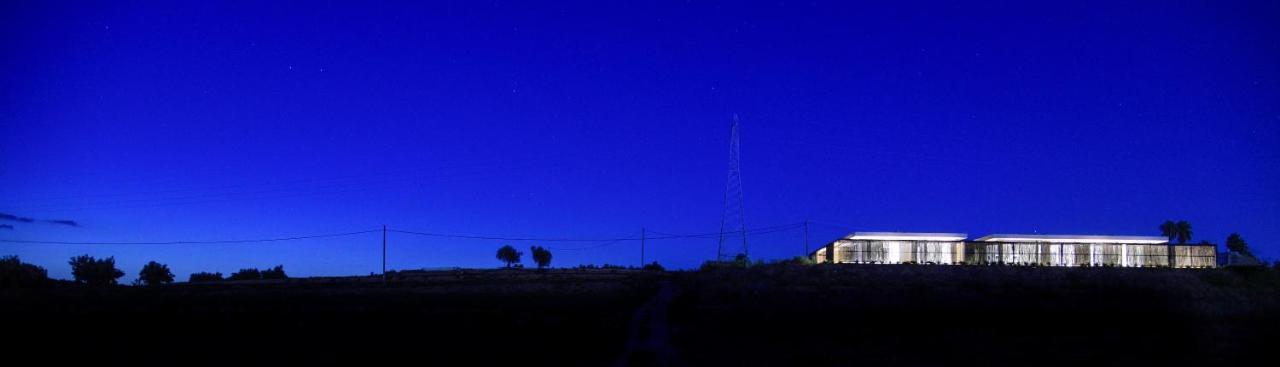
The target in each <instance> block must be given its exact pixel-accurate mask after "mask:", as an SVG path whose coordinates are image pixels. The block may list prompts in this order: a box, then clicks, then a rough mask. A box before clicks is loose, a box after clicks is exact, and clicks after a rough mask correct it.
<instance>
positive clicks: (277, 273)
mask: <svg viewBox="0 0 1280 367" xmlns="http://www.w3.org/2000/svg"><path fill="white" fill-rule="evenodd" d="M262 279H289V276H288V275H285V274H284V265H276V267H274V268H271V269H267V270H263V271H262Z"/></svg>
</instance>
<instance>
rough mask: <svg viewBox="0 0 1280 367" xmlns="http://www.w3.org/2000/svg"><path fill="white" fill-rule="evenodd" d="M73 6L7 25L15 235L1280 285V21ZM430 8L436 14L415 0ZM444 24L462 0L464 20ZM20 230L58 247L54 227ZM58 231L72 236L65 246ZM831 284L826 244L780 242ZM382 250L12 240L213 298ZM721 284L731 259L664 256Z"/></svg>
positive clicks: (1010, 12)
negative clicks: (1040, 268) (888, 252)
mask: <svg viewBox="0 0 1280 367" xmlns="http://www.w3.org/2000/svg"><path fill="white" fill-rule="evenodd" d="M212 3H213V2H176V3H175V2H156V3H148V2H115V1H112V2H103V3H88V2H66V3H63V2H54V1H34V2H33V1H27V2H16V1H7V2H4V3H3V5H0V17H2V19H0V50H3V53H0V182H2V183H3V184H2V186H0V187H2V188H3V189H0V213H5V214H8V215H11V216H15V217H19V218H8V219H4V218H0V225H4V226H3V227H0V239H8V240H36V241H70V242H84V241H87V242H131V241H139V242H165V241H184V240H189V241H205V240H228V239H256V238H277V237H289V236H305V235H315V234H330V233H344V232H355V231H364V230H373V229H380V228H381V226H382V225H384V224H385V225H387V226H389V227H391V228H393V229H399V230H407V231H421V232H433V233H455V234H473V235H485V236H512V237H555V238H580V239H609V238H623V237H636V236H639V234H640V230H641V228H646V229H647V230H648V233H647V234H648V235H649V236H660V235H662V234H689V233H707V232H716V231H718V230H719V228H720V213H721V206H722V204H723V202H722V201H723V197H724V188H725V177H726V168H727V161H728V137H729V127H730V121H731V116H732V115H733V114H735V113H736V114H738V115H739V116H740V117H741V123H742V125H741V156H742V165H741V172H742V180H743V187H744V190H743V192H744V195H745V203H744V206H745V217H746V222H747V226H748V227H750V228H762V227H770V226H776V225H784V224H790V223H798V222H802V221H804V220H805V219H810V220H812V222H811V224H810V238H811V246H815V247H816V246H818V245H819V244H822V243H825V242H827V241H829V240H831V239H834V238H836V237H838V236H840V235H843V234H846V233H847V232H851V231H925V232H963V233H968V234H970V236H973V237H977V236H980V235H983V234H988V233H1041V234H1117V235H1156V236H1158V235H1159V234H1160V233H1159V231H1158V230H1157V226H1158V225H1159V224H1160V223H1161V222H1163V221H1164V220H1167V219H1173V220H1178V219H1185V220H1187V221H1190V222H1191V223H1192V225H1193V227H1194V237H1193V241H1194V242H1198V241H1199V240H1202V239H1204V240H1209V241H1211V242H1214V243H1219V244H1221V243H1222V242H1223V240H1224V238H1225V237H1226V236H1227V234H1229V233H1231V232H1239V233H1240V234H1241V235H1242V236H1244V238H1245V239H1246V240H1248V241H1249V243H1250V245H1251V246H1252V247H1253V248H1254V249H1255V252H1257V253H1259V254H1260V255H1261V256H1262V257H1263V258H1266V259H1274V258H1276V257H1280V245H1277V243H1278V242H1280V228H1278V227H1277V226H1276V224H1277V220H1278V219H1280V184H1277V183H1280V164H1277V162H1280V149H1277V143H1276V142H1277V140H1278V139H1280V42H1277V35H1280V3H1277V2H1274V1H1270V2H1266V1H1264V2H1257V3H1246V2H1232V1H1204V2H1176V3H1173V2H1167V1H1152V2H1148V3H1141V4H1139V3H1134V4H1127V2H1126V4H1114V2H1111V1H1104V2H1096V3H1086V2H1080V1H1063V2H1061V3H1058V4H1046V3H1044V2H1030V3H1033V4H1023V2H1012V3H1007V4H986V5H976V4H969V3H968V2H942V3H916V4H910V5H902V6H896V5H867V4H857V5H850V4H845V2H835V3H818V4H814V3H809V2H803V3H786V2H782V3H779V2H769V3H761V4H744V3H741V2H725V3H713V2H703V1H691V2H650V1H641V2H636V3H635V4H631V5H616V4H599V3H613V2H594V1H592V2H583V3H579V4H562V5H546V4H543V2H529V3H509V2H485V3H481V2H460V4H425V5H424V4H392V2H386V3H384V2H350V3H330V4H319V3H315V2H297V3H287V2H274V1H273V2H260V1H249V2H243V3H235V2H217V4H212ZM415 3H416V2H415ZM433 3H434V2H433ZM22 218H30V220H31V221H30V222H26V221H23V219H22ZM53 220H68V221H74V224H76V225H75V226H72V225H70V224H71V223H68V222H63V223H54V222H51V221H53ZM388 241H389V251H390V259H389V264H388V267H389V268H392V269H414V268H423V267H428V268H433V267H452V266H461V267H496V266H501V263H500V262H499V261H497V260H496V259H495V258H494V252H495V250H496V249H497V248H498V247H499V246H501V245H502V244H504V243H510V244H512V245H515V246H516V247H518V248H520V249H521V250H522V251H524V252H525V253H526V263H528V262H529V260H528V255H527V254H528V253H529V251H528V247H529V246H531V245H542V246H547V247H552V248H555V249H556V250H553V252H554V254H555V259H554V262H553V265H556V266H575V265H578V264H588V263H594V264H602V263H611V264H625V265H636V264H637V263H638V262H639V248H638V243H637V242H635V241H616V242H556V241H501V240H470V239H451V238H435V237H423V236H413V235H407V234H403V233H391V234H390V235H389V238H388ZM749 241H750V242H749V243H750V246H751V251H752V255H753V257H756V258H764V259H780V258H785V257H793V256H797V255H801V253H802V252H803V250H804V242H803V241H804V237H803V231H802V230H800V229H791V230H784V231H779V232H773V233H768V234H761V235H757V236H752V237H749ZM380 244H381V233H380V232H373V233H365V234H360V235H353V236H348V237H337V238H323V239H310V240H300V241H286V242H270V243H247V244H205V245H47V244H46V245H33V244H13V243H0V246H2V247H0V254H4V255H11V254H13V255H19V256H21V258H22V259H23V260H24V261H26V262H30V263H34V264H37V265H40V266H43V267H45V268H47V269H48V270H49V272H50V275H51V276H55V277H59V278H68V277H70V269H69V266H68V265H67V263H66V262H67V259H68V258H69V257H71V256H74V255H79V254H86V253H87V254H91V255H95V256H115V258H116V260H117V263H118V266H119V267H120V268H121V269H122V270H124V271H125V272H126V274H127V275H126V277H125V278H123V279H122V280H123V281H130V280H132V279H133V278H135V277H136V276H137V272H138V269H140V268H141V266H142V264H143V263H145V262H147V261H149V260H156V261H160V262H162V263H166V264H169V266H170V267H171V268H172V269H173V271H174V273H175V274H176V275H177V276H178V278H179V279H182V280H185V279H186V276H187V274H189V273H191V272H196V271H218V272H222V273H224V274H226V273H229V272H233V271H235V270H237V269H239V268H243V267H268V266H273V265H276V264H283V265H285V269H286V270H287V271H288V272H289V273H290V275H293V276H306V275H356V274H368V273H370V272H375V271H379V269H380V262H379V261H380V260H379V256H380V253H381V252H380V251H381V250H380ZM647 244H648V248H647V253H646V257H647V258H648V259H650V260H657V261H659V262H661V263H662V264H664V265H666V266H667V267H669V268H671V267H676V268H681V267H694V266H697V265H698V264H699V263H701V262H702V261H704V260H707V259H710V258H712V257H714V256H715V254H716V239H715V238H714V237H713V238H698V239H684V240H654V241H648V242H647Z"/></svg>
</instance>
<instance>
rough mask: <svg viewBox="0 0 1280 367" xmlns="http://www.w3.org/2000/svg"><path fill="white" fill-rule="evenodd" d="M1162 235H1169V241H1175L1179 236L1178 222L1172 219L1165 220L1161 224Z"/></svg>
mask: <svg viewBox="0 0 1280 367" xmlns="http://www.w3.org/2000/svg"><path fill="white" fill-rule="evenodd" d="M1160 235H1162V236H1165V237H1168V238H1169V242H1173V239H1174V238H1176V237H1178V224H1177V223H1174V222H1173V221H1171V220H1166V221H1164V223H1162V224H1160Z"/></svg>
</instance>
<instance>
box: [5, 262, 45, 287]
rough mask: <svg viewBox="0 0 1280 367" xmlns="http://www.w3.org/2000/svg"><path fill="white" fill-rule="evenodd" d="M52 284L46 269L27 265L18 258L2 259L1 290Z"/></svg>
mask: <svg viewBox="0 0 1280 367" xmlns="http://www.w3.org/2000/svg"><path fill="white" fill-rule="evenodd" d="M50 283H51V281H50V280H49V272H48V271H45V270H44V268H42V267H39V266H35V265H31V264H25V263H23V262H22V260H19V259H18V256H16V255H14V256H4V257H0V288H31V287H43V286H47V285H49V284H50Z"/></svg>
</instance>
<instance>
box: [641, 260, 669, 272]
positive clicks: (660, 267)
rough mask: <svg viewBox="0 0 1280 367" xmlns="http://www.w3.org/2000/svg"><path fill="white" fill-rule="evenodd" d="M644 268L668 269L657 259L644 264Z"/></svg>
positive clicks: (654, 269)
mask: <svg viewBox="0 0 1280 367" xmlns="http://www.w3.org/2000/svg"><path fill="white" fill-rule="evenodd" d="M644 270H653V271H666V270H667V269H666V268H663V267H662V264H658V262H657V261H654V262H651V263H648V264H644Z"/></svg>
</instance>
